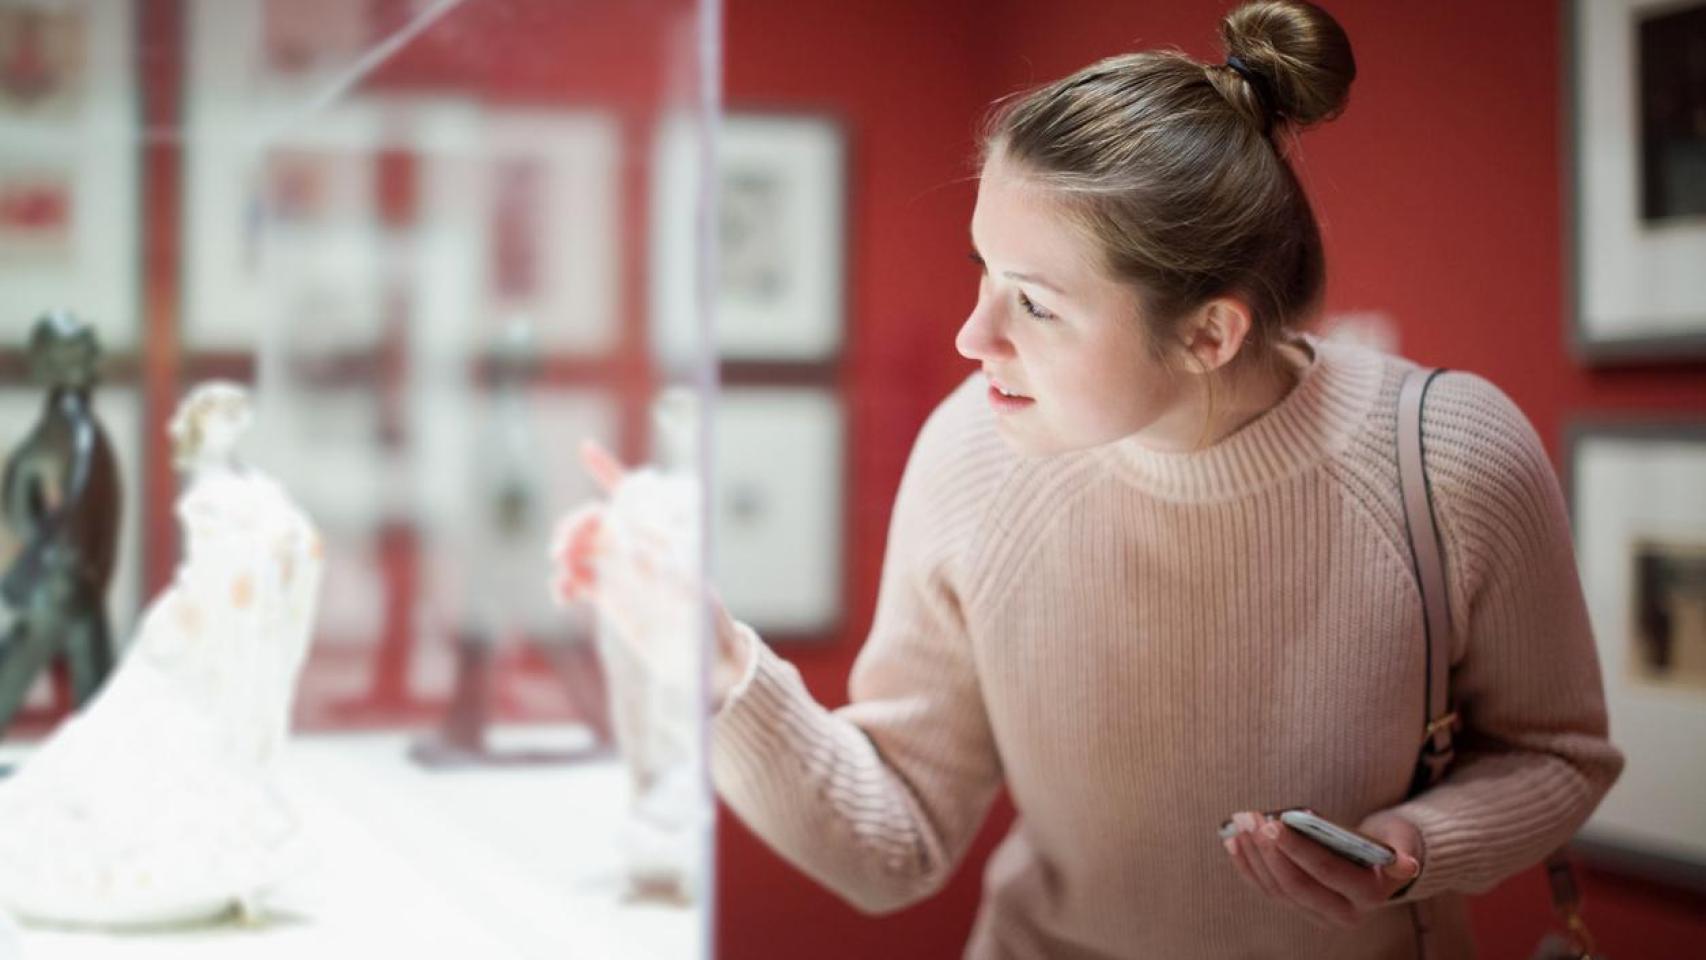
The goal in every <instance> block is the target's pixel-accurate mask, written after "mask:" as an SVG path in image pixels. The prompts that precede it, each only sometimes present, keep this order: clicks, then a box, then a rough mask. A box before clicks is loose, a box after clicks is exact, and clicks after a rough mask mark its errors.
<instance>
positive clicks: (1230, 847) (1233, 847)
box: [1221, 837, 1238, 857]
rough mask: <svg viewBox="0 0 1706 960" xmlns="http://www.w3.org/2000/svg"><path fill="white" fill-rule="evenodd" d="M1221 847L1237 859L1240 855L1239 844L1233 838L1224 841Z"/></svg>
mask: <svg viewBox="0 0 1706 960" xmlns="http://www.w3.org/2000/svg"><path fill="white" fill-rule="evenodd" d="M1221 845H1222V846H1224V847H1225V848H1226V852H1227V853H1230V854H1232V855H1233V856H1235V857H1236V856H1237V855H1238V842H1237V841H1236V840H1234V839H1232V838H1231V837H1227V838H1226V839H1225V840H1222V841H1221Z"/></svg>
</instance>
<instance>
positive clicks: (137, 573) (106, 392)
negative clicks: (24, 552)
mask: <svg viewBox="0 0 1706 960" xmlns="http://www.w3.org/2000/svg"><path fill="white" fill-rule="evenodd" d="M45 399H46V393H45V392H44V391H42V390H35V389H28V388H24V387H14V386H8V387H3V388H0V458H5V457H9V456H10V455H11V453H12V451H13V450H14V449H16V448H17V446H18V444H20V443H22V442H23V441H24V438H25V437H27V436H29V433H30V430H31V429H32V428H34V426H35V424H36V421H37V420H38V419H40V417H41V409H42V404H43V403H44V402H45ZM94 401H95V416H96V417H97V418H99V420H100V421H101V426H102V427H103V428H104V429H105V430H106V433H107V439H108V440H110V441H112V445H113V456H114V457H116V458H117V459H118V472H119V490H120V496H121V497H122V500H121V501H120V503H119V540H118V563H117V564H116V565H115V566H114V568H113V580H112V583H111V584H110V585H109V586H108V587H107V617H108V620H109V624H110V625H111V628H112V633H113V641H114V642H115V643H118V644H123V643H125V642H126V641H127V640H129V639H130V636H131V634H132V632H133V627H134V626H135V622H136V617H137V615H138V614H139V613H141V611H142V599H143V598H142V558H143V556H144V551H143V549H142V511H143V503H142V404H141V402H140V398H139V397H138V396H137V395H136V391H135V390H133V389H130V388H127V387H119V386H113V385H111V384H106V385H100V386H97V387H96V388H95V392H94ZM10 539H11V538H10V535H9V534H8V535H7V540H8V541H9V540H10ZM8 552H10V545H8Z"/></svg>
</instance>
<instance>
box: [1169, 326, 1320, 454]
mask: <svg viewBox="0 0 1706 960" xmlns="http://www.w3.org/2000/svg"><path fill="white" fill-rule="evenodd" d="M1310 359H1311V357H1310V354H1309V351H1308V348H1307V347H1305V346H1302V345H1301V343H1293V342H1287V343H1282V344H1279V345H1277V346H1276V347H1275V348H1274V351H1273V354H1272V355H1271V357H1268V358H1264V359H1260V360H1255V359H1252V360H1246V361H1244V362H1241V363H1232V364H1228V365H1227V367H1225V368H1222V369H1221V370H1219V371H1216V372H1215V373H1213V374H1210V375H1209V376H1207V377H1205V376H1191V377H1189V378H1188V382H1187V385H1186V386H1185V387H1184V392H1185V397H1184V398H1183V399H1182V400H1181V402H1180V403H1179V404H1178V405H1177V407H1175V408H1174V409H1173V410H1172V411H1171V412H1169V413H1168V414H1167V415H1166V416H1164V417H1162V418H1161V419H1160V420H1158V421H1156V423H1155V424H1154V425H1153V426H1151V427H1150V428H1149V429H1148V430H1146V431H1144V432H1143V433H1142V434H1140V435H1139V439H1140V442H1141V443H1142V444H1143V446H1146V447H1148V448H1150V449H1152V450H1158V451H1164V452H1168V453H1189V452H1190V451H1193V450H1201V449H1204V448H1206V447H1212V446H1214V445H1215V444H1216V443H1219V442H1220V441H1222V440H1224V439H1226V438H1227V437H1230V436H1232V435H1233V434H1234V433H1237V432H1238V431H1239V430H1242V429H1243V428H1244V427H1246V426H1248V425H1249V424H1250V423H1251V422H1253V421H1255V420H1256V419H1258V418H1260V417H1261V416H1262V415H1263V414H1265V413H1267V412H1268V411H1269V410H1272V409H1273V408H1274V407H1275V406H1277V405H1278V404H1279V403H1280V401H1282V400H1284V399H1285V398H1286V396H1287V395H1288V394H1290V393H1291V391H1292V389H1293V388H1294V387H1296V386H1297V383H1298V381H1299V380H1300V379H1301V378H1302V375H1303V370H1304V369H1305V368H1306V367H1308V366H1309V363H1310ZM1210 377H1212V378H1213V380H1212V382H1211V381H1210Z"/></svg>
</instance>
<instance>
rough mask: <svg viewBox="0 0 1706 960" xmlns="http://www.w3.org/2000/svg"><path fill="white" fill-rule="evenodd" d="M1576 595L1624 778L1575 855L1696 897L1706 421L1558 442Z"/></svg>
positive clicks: (1700, 861)
mask: <svg viewBox="0 0 1706 960" xmlns="http://www.w3.org/2000/svg"><path fill="white" fill-rule="evenodd" d="M1567 445H1568V457H1569V460H1568V463H1569V491H1570V503H1571V515H1572V521H1573V527H1574V531H1575V539H1576V560H1577V564H1578V566H1579V568H1580V571H1581V580H1582V589H1583V593H1584V595H1585V598H1586V601H1587V607H1588V614H1589V617H1590V619H1591V621H1592V625H1593V632H1594V637H1595V641H1596V643H1597V644H1598V648H1599V659H1600V667H1601V670H1602V672H1603V675H1604V679H1605V696H1606V708H1607V711H1608V713H1609V717H1610V724H1611V729H1612V731H1613V733H1614V736H1615V742H1616V744H1617V746H1618V747H1619V748H1620V749H1622V750H1623V751H1624V753H1625V755H1626V757H1627V760H1628V762H1627V765H1626V766H1625V768H1624V771H1623V774H1622V776H1621V777H1620V778H1619V779H1618V781H1617V783H1616V784H1615V785H1614V786H1613V787H1612V789H1611V792H1610V793H1609V794H1607V796H1606V798H1605V800H1604V801H1603V802H1602V803H1601V804H1600V806H1599V807H1598V808H1597V809H1596V810H1595V812H1594V815H1593V817H1592V819H1590V820H1589V821H1588V823H1587V825H1586V827H1584V828H1583V830H1582V832H1581V835H1580V839H1579V841H1578V843H1577V846H1578V847H1579V848H1581V849H1582V850H1583V852H1585V853H1588V854H1590V856H1591V858H1592V859H1595V860H1598V861H1600V862H1603V863H1606V864H1609V865H1617V866H1622V867H1625V868H1627V869H1635V870H1638V871H1640V872H1642V873H1645V874H1648V875H1652V876H1654V877H1656V878H1658V879H1662V880H1664V881H1666V882H1670V883H1673V884H1677V885H1684V886H1690V887H1694V888H1696V889H1706V766H1703V765H1702V764H1701V763H1700V746H1699V745H1700V744H1701V743H1702V742H1703V741H1706V420H1700V421H1692V422H1646V423H1640V422H1583V423H1577V424H1575V425H1573V426H1572V427H1571V429H1570V430H1569V432H1568V441H1567Z"/></svg>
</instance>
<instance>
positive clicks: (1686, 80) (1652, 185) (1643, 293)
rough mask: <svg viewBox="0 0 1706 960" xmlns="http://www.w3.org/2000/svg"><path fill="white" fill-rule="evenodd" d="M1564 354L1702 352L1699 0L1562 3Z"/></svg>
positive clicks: (1705, 324)
mask: <svg viewBox="0 0 1706 960" xmlns="http://www.w3.org/2000/svg"><path fill="white" fill-rule="evenodd" d="M1569 11H1570V17H1571V23H1570V24H1569V29H1570V30H1571V31H1572V33H1573V44H1572V46H1573V58H1572V63H1571V64H1570V68H1571V71H1572V76H1571V79H1572V97H1573V103H1574V110H1573V117H1574V131H1573V136H1574V139H1573V142H1572V144H1571V147H1572V151H1571V152H1572V155H1573V158H1574V162H1575V170H1574V174H1575V177H1574V184H1573V190H1574V194H1575V195H1574V209H1575V224H1574V241H1573V245H1574V250H1573V252H1574V257H1573V264H1574V271H1573V274H1574V282H1575V294H1576V296H1575V300H1576V303H1575V325H1574V326H1575V343H1576V347H1577V349H1578V352H1579V353H1581V354H1582V355H1583V356H1584V357H1586V358H1588V359H1590V360H1598V359H1616V358H1622V357H1629V358H1655V357H1666V356H1674V355H1677V354H1682V353H1688V354H1700V353H1706V270H1702V269H1701V265H1702V264H1706V131H1703V130H1702V128H1701V126H1700V122H1699V117H1700V116H1701V113H1702V112H1703V111H1706V88H1703V87H1702V86H1701V85H1700V83H1699V77H1700V76H1701V75H1702V71H1706V53H1703V52H1702V51H1706V0H1693V2H1681V3H1679V2H1678V0H1574V2H1573V3H1571V4H1570V5H1569Z"/></svg>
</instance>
